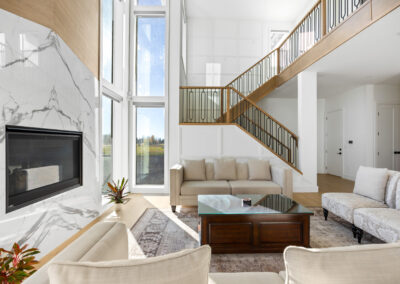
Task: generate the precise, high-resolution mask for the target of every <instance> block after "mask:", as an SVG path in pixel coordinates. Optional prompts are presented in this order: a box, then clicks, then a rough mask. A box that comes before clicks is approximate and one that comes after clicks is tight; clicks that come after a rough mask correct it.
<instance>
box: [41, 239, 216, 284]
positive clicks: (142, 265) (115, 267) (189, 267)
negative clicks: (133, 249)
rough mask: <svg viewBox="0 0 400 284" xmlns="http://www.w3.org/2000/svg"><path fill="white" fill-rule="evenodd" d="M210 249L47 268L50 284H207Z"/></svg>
mask: <svg viewBox="0 0 400 284" xmlns="http://www.w3.org/2000/svg"><path fill="white" fill-rule="evenodd" d="M210 259H211V248H210V247H209V246H202V247H200V248H197V249H191V250H183V251H180V252H177V253H172V254H168V255H163V256H158V257H150V258H146V259H129V260H114V261H104V262H60V263H52V264H50V266H49V270H48V274H49V278H50V284H70V283H85V284H109V283H114V284H125V283H143V284H145V283H164V284H176V283H191V284H207V283H208V271H209V268H210Z"/></svg>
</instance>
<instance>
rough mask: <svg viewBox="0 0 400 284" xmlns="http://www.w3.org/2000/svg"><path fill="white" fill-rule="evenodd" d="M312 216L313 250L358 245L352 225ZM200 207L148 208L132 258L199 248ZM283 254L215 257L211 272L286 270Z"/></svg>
mask: <svg viewBox="0 0 400 284" xmlns="http://www.w3.org/2000/svg"><path fill="white" fill-rule="evenodd" d="M314 212H315V215H314V216H312V217H311V232H310V235H311V247H313V248H323V247H336V246H349V245H356V244H357V240H356V239H354V238H353V234H352V232H351V225H350V224H349V223H347V222H346V221H343V220H342V219H340V218H338V217H336V216H334V215H332V214H330V215H329V217H328V221H325V220H324V217H323V214H322V209H320V208H318V209H314ZM199 221H200V219H199V217H198V216H197V209H196V208H182V209H181V212H176V213H173V212H171V210H167V209H165V210H160V209H147V210H146V212H145V213H144V214H143V215H142V217H141V218H140V219H139V221H138V222H137V223H136V224H135V225H134V226H133V227H132V229H131V232H132V235H133V238H132V240H130V241H131V251H130V257H131V258H144V257H152V256H159V255H165V254H168V253H172V252H177V251H180V250H182V249H189V248H196V247H198V246H199V236H198V233H197V232H198V224H199ZM371 243H382V241H380V240H378V239H376V238H375V237H373V236H371V235H369V234H366V233H365V234H364V237H363V244H371ZM284 269H285V268H284V263H283V257H282V253H259V254H213V255H212V258H211V267H210V271H211V272H243V271H271V272H279V271H281V270H284Z"/></svg>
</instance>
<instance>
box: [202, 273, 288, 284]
mask: <svg viewBox="0 0 400 284" xmlns="http://www.w3.org/2000/svg"><path fill="white" fill-rule="evenodd" d="M208 278H209V280H208V284H243V283H251V284H284V283H285V282H284V281H283V280H282V278H281V277H279V275H278V274H277V273H274V272H238V273H227V272H226V273H210V274H209V275H208Z"/></svg>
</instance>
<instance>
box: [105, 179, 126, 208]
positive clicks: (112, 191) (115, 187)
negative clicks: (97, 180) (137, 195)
mask: <svg viewBox="0 0 400 284" xmlns="http://www.w3.org/2000/svg"><path fill="white" fill-rule="evenodd" d="M127 184H128V179H125V178H122V181H120V180H118V181H117V182H116V183H115V181H112V184H111V183H110V182H108V183H107V185H108V191H107V196H108V198H109V199H110V202H113V203H116V204H122V203H125V202H126V201H128V199H127V198H126V196H127V195H128V193H126V192H124V191H125V189H126V186H127Z"/></svg>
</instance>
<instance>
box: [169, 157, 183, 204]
mask: <svg viewBox="0 0 400 284" xmlns="http://www.w3.org/2000/svg"><path fill="white" fill-rule="evenodd" d="M182 182H183V166H182V165H180V164H176V165H174V166H172V167H171V168H170V169H169V183H170V186H169V196H170V203H171V205H179V204H178V196H179V195H180V194H181V185H182Z"/></svg>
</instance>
